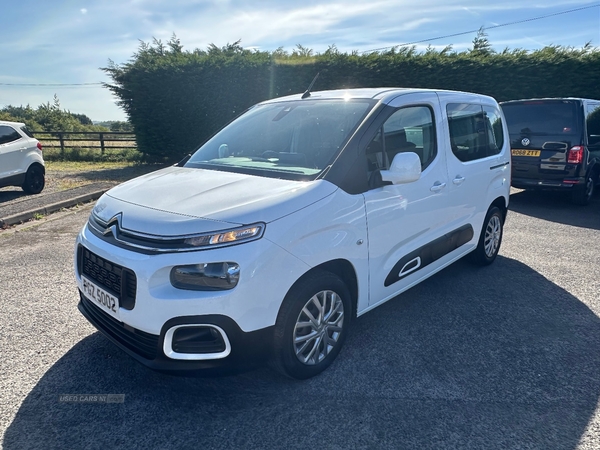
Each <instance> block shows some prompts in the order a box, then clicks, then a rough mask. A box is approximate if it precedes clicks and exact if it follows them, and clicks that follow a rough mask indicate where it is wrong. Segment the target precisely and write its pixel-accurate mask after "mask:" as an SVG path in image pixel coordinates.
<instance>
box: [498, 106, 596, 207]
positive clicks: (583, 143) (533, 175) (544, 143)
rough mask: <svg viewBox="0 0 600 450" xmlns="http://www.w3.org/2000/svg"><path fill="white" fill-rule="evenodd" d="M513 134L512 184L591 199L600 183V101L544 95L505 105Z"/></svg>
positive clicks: (585, 201)
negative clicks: (567, 192) (546, 96)
mask: <svg viewBox="0 0 600 450" xmlns="http://www.w3.org/2000/svg"><path fill="white" fill-rule="evenodd" d="M501 106H502V110H503V112H504V115H505V117H506V122H507V125H508V131H509V134H510V146H511V153H512V173H511V174H512V182H511V185H512V186H514V187H516V188H521V189H545V190H563V191H570V192H571V196H572V200H573V202H574V203H577V204H580V205H586V204H588V203H589V202H590V199H591V198H592V195H593V193H594V189H595V187H596V185H598V183H599V182H600V177H599V175H600V101H598V100H589V99H582V98H542V99H528V100H514V101H509V102H503V103H501Z"/></svg>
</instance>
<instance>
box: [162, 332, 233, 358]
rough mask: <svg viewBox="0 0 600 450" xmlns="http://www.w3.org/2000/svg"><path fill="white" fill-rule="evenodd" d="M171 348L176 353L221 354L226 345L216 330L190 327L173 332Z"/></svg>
mask: <svg viewBox="0 0 600 450" xmlns="http://www.w3.org/2000/svg"><path fill="white" fill-rule="evenodd" d="M171 348H172V349H173V351H174V352H176V353H192V354H201V353H222V352H224V351H225V350H226V345H225V341H224V340H223V336H221V333H219V332H218V331H217V329H216V328H214V327H208V326H204V327H202V326H200V327H194V326H190V327H181V328H177V329H176V330H175V332H174V333H173V340H172V343H171Z"/></svg>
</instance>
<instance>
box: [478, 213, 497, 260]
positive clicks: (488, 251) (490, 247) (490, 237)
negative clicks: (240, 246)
mask: <svg viewBox="0 0 600 450" xmlns="http://www.w3.org/2000/svg"><path fill="white" fill-rule="evenodd" d="M501 236H502V222H501V221H500V217H498V216H497V215H493V216H492V217H490V221H489V222H488V224H487V226H486V227H485V238H484V241H483V247H484V249H485V255H486V256H487V257H488V258H492V257H493V256H494V255H495V254H496V252H497V251H498V246H499V245H500V238H501Z"/></svg>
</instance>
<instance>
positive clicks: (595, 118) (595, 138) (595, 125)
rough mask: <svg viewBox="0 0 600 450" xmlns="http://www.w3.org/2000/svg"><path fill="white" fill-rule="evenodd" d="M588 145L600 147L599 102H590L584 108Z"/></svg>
mask: <svg viewBox="0 0 600 450" xmlns="http://www.w3.org/2000/svg"><path fill="white" fill-rule="evenodd" d="M586 123H587V137H588V145H589V146H590V147H594V148H598V147H600V103H590V104H588V105H587V108H586Z"/></svg>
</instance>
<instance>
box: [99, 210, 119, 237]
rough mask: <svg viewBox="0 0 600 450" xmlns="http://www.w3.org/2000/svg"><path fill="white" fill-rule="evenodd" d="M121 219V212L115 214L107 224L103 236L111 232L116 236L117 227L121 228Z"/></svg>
mask: <svg viewBox="0 0 600 450" xmlns="http://www.w3.org/2000/svg"><path fill="white" fill-rule="evenodd" d="M120 221H121V213H119V214H116V215H114V216H113V217H112V218H111V219H110V220H109V221H108V224H107V225H106V229H105V230H104V231H103V232H102V235H103V236H108V235H109V234H110V233H112V235H113V236H114V237H117V228H119V222H120Z"/></svg>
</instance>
